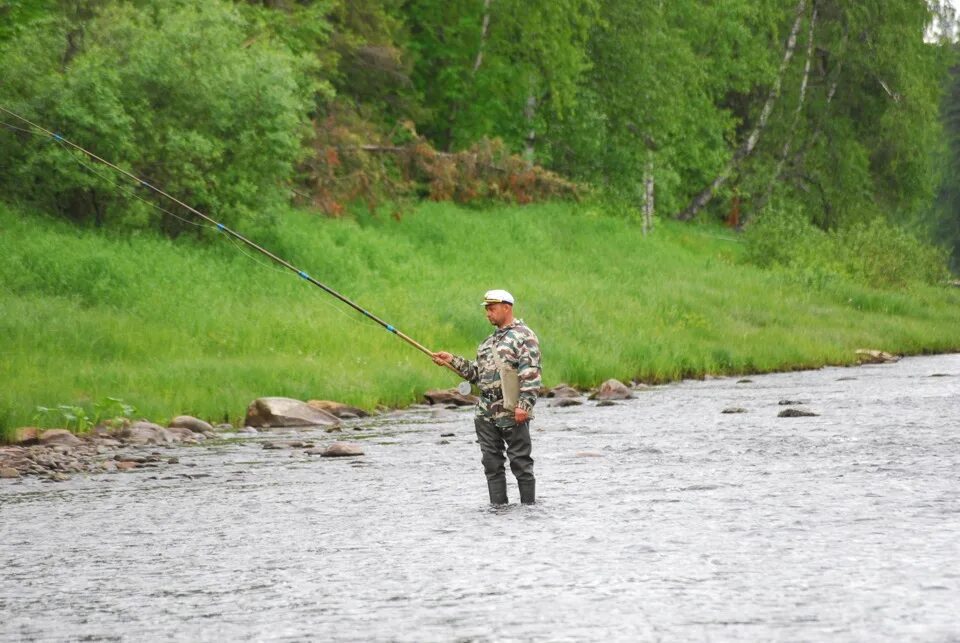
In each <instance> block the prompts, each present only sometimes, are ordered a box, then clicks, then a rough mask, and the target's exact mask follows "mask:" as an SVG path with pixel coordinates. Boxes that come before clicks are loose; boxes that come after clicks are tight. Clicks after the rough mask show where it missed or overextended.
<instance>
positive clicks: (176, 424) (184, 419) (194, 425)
mask: <svg viewBox="0 0 960 643" xmlns="http://www.w3.org/2000/svg"><path fill="white" fill-rule="evenodd" d="M167 428H169V429H190V430H191V431H193V432H194V433H207V432H211V431H213V427H212V426H211V425H210V423H209V422H204V421H203V420H200V419H198V418H195V417H193V416H192V415H178V416H177V417H175V418H173V419H172V420H170V425H169V426H168V427H167Z"/></svg>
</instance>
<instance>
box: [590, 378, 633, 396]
mask: <svg viewBox="0 0 960 643" xmlns="http://www.w3.org/2000/svg"><path fill="white" fill-rule="evenodd" d="M632 397H633V392H632V391H631V390H630V387H629V386H627V385H626V384H624V383H623V382H621V381H620V380H614V379H610V380H607V381H606V382H604V383H603V384H601V385H600V388H599V389H598V390H597V392H596V393H594V394H593V395H591V396H590V399H591V400H629V399H631V398H632Z"/></svg>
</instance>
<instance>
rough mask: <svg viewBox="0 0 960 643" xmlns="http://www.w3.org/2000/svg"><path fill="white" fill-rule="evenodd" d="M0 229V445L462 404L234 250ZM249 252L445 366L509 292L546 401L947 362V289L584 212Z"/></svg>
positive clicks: (398, 345)
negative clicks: (431, 395) (873, 280)
mask: <svg viewBox="0 0 960 643" xmlns="http://www.w3.org/2000/svg"><path fill="white" fill-rule="evenodd" d="M0 227H2V229H3V234H2V235H0V252H2V253H3V256H4V257H5V261H4V262H3V264H2V265H0V311H2V313H0V334H2V336H3V337H4V347H3V351H4V355H3V360H0V381H2V382H3V383H4V385H3V387H2V390H0V435H2V436H3V437H9V435H10V432H11V431H12V430H13V429H14V428H16V427H19V426H27V425H32V426H41V427H63V426H69V427H70V428H72V429H77V428H80V429H84V428H88V427H89V426H92V425H94V424H96V423H97V421H98V420H100V419H103V417H105V416H108V415H109V416H112V415H116V414H117V411H118V409H123V414H125V415H127V416H128V417H131V418H149V419H150V420H152V421H154V422H157V423H159V424H166V423H167V421H168V419H169V418H172V417H173V416H175V415H179V414H190V415H194V416H196V417H199V418H203V419H205V420H207V421H210V422H211V423H218V422H228V423H231V424H234V425H236V424H238V423H239V421H240V418H241V417H242V415H243V413H244V411H245V409H246V405H247V404H248V403H249V401H250V400H252V399H256V398H258V397H262V396H265V395H272V396H284V397H291V398H296V399H302V400H308V399H333V400H338V401H342V402H345V403H348V404H351V405H354V406H358V407H362V408H367V409H372V408H375V407H376V406H377V405H385V406H388V407H403V406H407V405H409V404H413V403H416V402H417V401H419V400H420V399H421V396H422V394H423V392H424V391H426V390H428V389H432V388H446V387H449V386H452V385H454V384H455V383H456V382H454V381H452V380H451V375H450V374H449V373H447V372H446V371H443V370H441V369H439V368H437V367H436V366H434V365H433V364H432V363H431V362H430V361H429V360H427V359H426V358H425V357H424V356H423V355H422V354H420V353H418V352H417V351H415V350H413V349H411V348H410V347H409V346H407V345H406V344H404V343H403V342H400V341H398V340H397V339H396V338H395V337H394V336H392V335H390V334H389V333H386V332H384V331H383V329H381V328H379V327H378V326H376V325H375V324H372V323H371V322H368V321H365V320H364V319H363V318H361V317H360V316H359V315H358V314H356V313H354V312H352V311H349V309H345V308H344V307H343V306H341V305H339V304H338V303H336V302H335V301H334V300H332V299H331V298H330V297H329V296H327V295H325V294H324V293H322V292H321V291H320V290H319V289H316V288H313V287H311V286H309V285H308V284H305V283H303V281H302V280H301V279H299V278H297V277H296V276H295V275H292V274H291V273H289V272H284V271H282V270H279V269H277V268H276V267H275V266H271V265H266V264H264V262H263V260H260V259H258V258H251V257H250V256H249V255H248V254H246V253H244V252H242V251H240V250H238V249H237V248H235V247H234V246H233V245H232V244H230V243H229V242H227V241H225V240H224V241H219V240H218V241H216V242H214V243H199V242H196V241H191V240H189V239H185V238H181V239H177V240H169V239H162V238H157V237H152V236H148V235H140V236H131V235H120V234H106V233H97V232H92V231H89V230H86V231H78V230H77V229H76V228H74V227H71V226H69V225H67V224H65V223H62V222H57V221H49V220H45V219H41V218H36V217H32V216H28V215H26V214H23V213H17V212H13V211H11V210H9V209H4V208H2V207H0ZM241 232H243V233H245V234H248V235H249V236H250V237H251V238H253V239H255V240H256V241H258V242H260V243H263V244H264V245H265V246H266V247H268V248H269V249H271V250H272V251H274V252H276V253H277V254H279V255H281V256H283V257H285V258H287V259H289V260H290V261H291V262H292V263H294V264H295V265H297V266H299V267H302V268H303V269H304V270H306V271H307V272H309V273H310V274H311V275H313V276H315V277H316V278H318V279H320V280H321V281H323V282H324V283H326V284H329V285H330V286H331V287H333V288H335V289H337V290H339V291H341V292H343V293H344V294H345V295H347V296H349V297H350V298H352V299H354V300H355V301H357V302H358V303H359V304H360V305H362V306H364V307H366V308H368V309H369V310H371V311H373V312H374V313H375V314H377V315H378V316H380V317H381V318H383V319H385V320H387V321H388V322H390V323H392V324H394V325H396V326H397V327H398V328H400V329H401V330H402V331H404V332H405V333H407V334H408V335H410V336H412V337H413V338H415V339H416V340H417V341H420V342H421V343H423V344H425V345H426V346H428V347H431V348H433V349H436V350H439V349H446V350H451V351H455V352H460V353H464V354H470V353H471V352H472V351H473V350H474V348H475V346H476V344H477V342H479V340H480V339H481V338H482V337H483V336H484V335H485V334H486V333H487V332H488V326H487V324H486V321H485V320H484V319H483V316H482V315H481V314H480V311H479V303H478V302H479V297H480V295H481V294H482V292H483V291H484V290H485V289H487V288H489V287H498V286H500V287H502V286H506V287H508V288H509V289H511V290H512V292H513V293H514V295H515V296H516V297H517V299H518V303H517V307H516V308H517V313H518V316H520V317H522V318H524V319H525V320H526V321H527V323H528V324H530V326H531V327H533V328H534V329H535V330H537V332H538V334H539V336H540V339H541V342H542V344H543V346H544V353H545V355H546V361H545V372H544V380H545V383H546V384H547V385H548V386H552V385H555V384H558V383H561V382H565V383H568V384H571V385H574V386H577V387H580V388H589V387H591V386H595V385H596V384H598V383H599V382H601V381H603V380H605V379H608V378H617V379H620V380H623V381H630V380H635V381H642V382H649V383H655V382H666V381H671V380H676V379H681V378H684V377H699V376H703V375H704V374H715V375H720V374H743V373H761V372H771V371H781V370H792V369H801V368H815V367H818V366H822V365H841V364H851V363H856V361H857V357H856V354H855V351H856V349H859V348H879V349H883V350H885V351H888V352H890V353H898V354H919V353H935V352H950V351H956V350H960V333H958V332H957V330H956V329H957V328H958V327H960V293H958V292H957V289H950V288H938V287H933V286H922V285H910V286H909V287H904V288H900V289H898V290H896V291H892V290H880V289H875V288H870V287H868V286H865V285H861V284H857V283H852V282H849V281H845V280H841V279H829V278H827V279H825V278H823V275H819V276H818V278H817V279H816V280H811V279H804V278H803V277H802V276H798V275H795V274H792V273H789V272H785V271H782V270H776V269H773V270H763V269H759V268H757V267H755V266H753V265H750V264H747V263H745V262H744V261H743V260H742V255H743V247H742V244H741V243H740V242H739V241H738V240H737V238H736V237H734V236H733V235H732V234H731V233H729V232H727V231H725V230H723V229H720V228H705V227H696V226H689V225H679V224H669V223H668V224H664V225H661V226H660V227H659V228H658V229H657V230H656V231H655V233H654V234H653V235H650V236H648V237H644V236H643V235H642V234H641V231H640V229H639V227H638V226H637V225H635V224H633V223H631V222H630V221H627V220H624V219H621V218H615V217H611V216H605V215H603V214H602V213H601V212H599V211H596V210H591V209H590V208H587V207H583V206H577V205H569V204H551V205H543V206H530V207H524V208H496V209H490V210H484V211H477V210H466V209H461V208H456V207H454V206H450V205H448V204H427V205H424V206H422V207H420V208H419V209H418V210H417V211H416V212H412V213H410V214H408V215H406V216H404V217H403V218H402V220H400V221H397V220H394V219H393V218H389V217H384V218H374V217H369V216H367V217H360V218H359V219H356V220H329V219H319V218H317V217H316V216H313V215H310V214H308V213H305V212H299V211H292V212H290V213H288V214H287V215H285V216H284V217H283V219H282V220H281V221H280V222H279V223H278V224H277V225H276V226H275V227H273V228H272V229H270V230H268V231H267V232H258V231H257V230H244V231H241ZM205 234H206V233H205ZM209 234H216V233H215V232H210V233H209ZM38 407H42V408H43V409H47V410H38Z"/></svg>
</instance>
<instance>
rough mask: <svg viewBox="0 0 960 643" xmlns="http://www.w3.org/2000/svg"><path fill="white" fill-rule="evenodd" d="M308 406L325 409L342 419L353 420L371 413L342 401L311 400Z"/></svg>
mask: <svg viewBox="0 0 960 643" xmlns="http://www.w3.org/2000/svg"><path fill="white" fill-rule="evenodd" d="M307 406H309V407H310V408H311V409H316V410H318V411H325V412H327V413H329V414H330V415H333V416H336V417H338V418H340V419H341V420H352V419H354V418H365V417H367V416H368V415H370V414H369V413H367V412H366V411H364V410H363V409H360V408H357V407H355V406H349V405H347V404H342V403H340V402H332V401H330V400H310V401H308V402H307Z"/></svg>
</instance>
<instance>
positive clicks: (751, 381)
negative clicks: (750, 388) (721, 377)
mask: <svg viewBox="0 0 960 643" xmlns="http://www.w3.org/2000/svg"><path fill="white" fill-rule="evenodd" d="M737 384H753V380H750V379H746V378H744V379H742V380H737Z"/></svg>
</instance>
